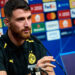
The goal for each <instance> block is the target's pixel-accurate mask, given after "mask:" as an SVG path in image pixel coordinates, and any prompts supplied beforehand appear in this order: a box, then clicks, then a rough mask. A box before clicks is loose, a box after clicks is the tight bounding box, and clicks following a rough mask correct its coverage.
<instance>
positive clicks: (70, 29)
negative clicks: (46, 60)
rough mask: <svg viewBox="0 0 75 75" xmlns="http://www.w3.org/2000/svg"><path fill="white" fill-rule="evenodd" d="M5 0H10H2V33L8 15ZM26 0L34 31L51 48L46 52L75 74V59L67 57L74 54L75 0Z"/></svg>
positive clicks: (0, 6)
mask: <svg viewBox="0 0 75 75" xmlns="http://www.w3.org/2000/svg"><path fill="white" fill-rule="evenodd" d="M6 2H7V0H0V36H1V35H3V34H5V32H6V30H7V27H6V25H5V24H4V22H3V19H4V18H5V15H4V9H3V6H4V4H5V3H6ZM27 2H28V3H29V5H30V7H31V11H32V34H33V35H35V36H37V38H38V39H40V40H41V42H42V43H43V45H44V46H45V47H46V48H47V49H48V51H47V52H48V53H47V55H50V53H51V54H52V55H53V56H54V57H55V59H56V60H57V61H58V62H59V63H60V64H61V65H62V67H63V68H64V70H65V71H66V73H67V75H75V71H74V70H75V66H74V63H73V61H75V59H73V60H71V61H70V60H67V59H69V58H70V55H71V54H73V56H72V58H75V0H27ZM49 52H50V53H49ZM67 55H68V56H69V57H68V56H67ZM65 56H67V58H66V61H65V60H64V58H65ZM63 57H64V58H63ZM70 59H71V58H70ZM69 61H70V63H68V62H69ZM65 62H66V63H67V65H68V70H67V67H66V63H65ZM54 64H55V65H56V68H55V69H54V70H55V72H56V75H60V74H61V75H64V72H63V71H62V70H61V69H60V67H59V66H58V65H57V64H56V63H54ZM70 64H71V66H70V67H69V65H70ZM72 66H73V67H72ZM71 67H72V68H71ZM70 68H71V69H70ZM69 71H71V73H70V74H69Z"/></svg>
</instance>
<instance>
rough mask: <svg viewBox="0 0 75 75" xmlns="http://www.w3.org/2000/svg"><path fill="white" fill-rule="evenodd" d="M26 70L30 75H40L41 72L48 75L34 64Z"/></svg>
mask: <svg viewBox="0 0 75 75" xmlns="http://www.w3.org/2000/svg"><path fill="white" fill-rule="evenodd" d="M28 69H30V71H31V75H42V73H41V72H43V73H44V75H48V73H47V72H46V71H44V70H43V69H41V68H40V67H38V68H37V67H36V64H33V65H28Z"/></svg>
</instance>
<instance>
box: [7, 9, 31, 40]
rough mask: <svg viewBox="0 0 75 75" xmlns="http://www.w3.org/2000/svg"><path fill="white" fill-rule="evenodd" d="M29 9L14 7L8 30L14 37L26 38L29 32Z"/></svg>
mask: <svg viewBox="0 0 75 75" xmlns="http://www.w3.org/2000/svg"><path fill="white" fill-rule="evenodd" d="M31 22H32V21H31V11H30V10H28V11H26V10H24V9H16V10H14V11H13V13H12V17H11V19H10V21H9V27H8V28H9V30H10V31H11V33H12V35H13V36H14V37H17V38H20V39H27V38H29V37H30V34H31Z"/></svg>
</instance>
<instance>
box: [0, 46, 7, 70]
mask: <svg viewBox="0 0 75 75" xmlns="http://www.w3.org/2000/svg"><path fill="white" fill-rule="evenodd" d="M5 70H6V69H5V66H4V57H3V52H2V48H1V46H0V71H5Z"/></svg>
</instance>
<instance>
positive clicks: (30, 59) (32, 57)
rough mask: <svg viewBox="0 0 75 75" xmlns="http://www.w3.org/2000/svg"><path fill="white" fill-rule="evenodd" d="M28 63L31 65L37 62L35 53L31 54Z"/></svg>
mask: <svg viewBox="0 0 75 75" xmlns="http://www.w3.org/2000/svg"><path fill="white" fill-rule="evenodd" d="M28 61H29V63H30V64H34V63H35V62H36V56H35V55H34V54H33V53H29V57H28Z"/></svg>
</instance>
